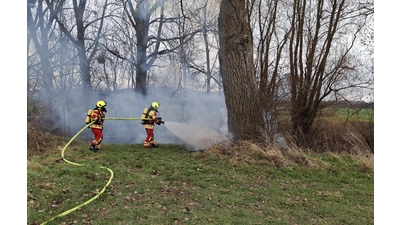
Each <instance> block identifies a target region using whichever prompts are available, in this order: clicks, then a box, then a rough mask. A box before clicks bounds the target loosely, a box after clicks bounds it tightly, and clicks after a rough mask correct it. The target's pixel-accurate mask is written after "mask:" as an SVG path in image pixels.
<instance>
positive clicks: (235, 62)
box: [219, 0, 265, 141]
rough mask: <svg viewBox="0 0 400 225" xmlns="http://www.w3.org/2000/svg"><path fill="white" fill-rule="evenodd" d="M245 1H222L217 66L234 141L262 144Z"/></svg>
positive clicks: (260, 116)
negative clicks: (218, 61)
mask: <svg viewBox="0 0 400 225" xmlns="http://www.w3.org/2000/svg"><path fill="white" fill-rule="evenodd" d="M247 18H248V12H247V7H246V1H243V0H222V1H221V7H220V18H219V31H220V36H219V38H220V43H221V48H220V52H219V59H220V67H221V74H222V80H223V85H224V93H225V103H226V107H227V110H228V130H229V132H230V133H231V134H232V136H233V140H234V141H239V140H262V141H265V136H264V132H263V131H264V126H263V118H262V114H261V113H260V104H259V98H258V95H257V84H256V80H255V72H254V63H253V40H252V32H251V29H250V24H249V21H247Z"/></svg>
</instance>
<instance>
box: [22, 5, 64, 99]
mask: <svg viewBox="0 0 400 225" xmlns="http://www.w3.org/2000/svg"><path fill="white" fill-rule="evenodd" d="M62 5H63V4H62V3H60V2H58V1H51V0H38V1H28V4H27V9H28V11H27V25H28V35H29V37H30V38H31V40H32V41H33V43H34V45H35V48H36V51H37V53H38V55H39V57H40V64H41V67H40V68H41V71H42V78H43V84H44V88H45V90H47V91H48V92H49V93H50V95H52V94H53V91H54V86H53V82H54V71H53V66H52V64H51V58H52V55H53V53H54V51H55V50H50V49H51V48H52V46H51V44H50V43H52V42H53V41H52V40H51V35H52V32H53V31H54V22H55V18H56V16H57V14H58V13H59V12H60V10H61V8H62ZM53 43H54V42H53Z"/></svg>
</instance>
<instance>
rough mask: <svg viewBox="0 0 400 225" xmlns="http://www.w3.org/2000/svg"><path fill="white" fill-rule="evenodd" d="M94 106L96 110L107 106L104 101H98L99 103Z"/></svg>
mask: <svg viewBox="0 0 400 225" xmlns="http://www.w3.org/2000/svg"><path fill="white" fill-rule="evenodd" d="M96 106H97V107H98V108H103V107H106V106H107V102H105V101H103V100H99V101H98V102H97V103H96Z"/></svg>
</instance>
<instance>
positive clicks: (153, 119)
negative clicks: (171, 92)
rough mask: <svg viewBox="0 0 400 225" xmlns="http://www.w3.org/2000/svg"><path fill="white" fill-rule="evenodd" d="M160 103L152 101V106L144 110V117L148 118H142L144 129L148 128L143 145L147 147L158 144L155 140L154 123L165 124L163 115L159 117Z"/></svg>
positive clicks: (154, 146)
mask: <svg viewBox="0 0 400 225" xmlns="http://www.w3.org/2000/svg"><path fill="white" fill-rule="evenodd" d="M159 107H160V104H158V102H153V103H151V106H150V108H148V109H147V108H145V109H144V110H143V115H142V118H146V119H148V120H142V124H143V127H144V129H145V130H146V134H147V137H146V139H145V140H144V143H143V147H145V148H156V147H158V145H157V144H156V142H155V140H154V125H155V124H157V125H160V124H164V121H162V118H161V117H158V115H157V114H158V108H159Z"/></svg>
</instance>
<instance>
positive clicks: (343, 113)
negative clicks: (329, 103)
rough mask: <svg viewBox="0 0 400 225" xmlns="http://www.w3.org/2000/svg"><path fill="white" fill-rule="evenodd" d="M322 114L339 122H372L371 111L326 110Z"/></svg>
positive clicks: (372, 112)
mask: <svg viewBox="0 0 400 225" xmlns="http://www.w3.org/2000/svg"><path fill="white" fill-rule="evenodd" d="M324 114H327V115H328V117H329V118H331V119H336V120H339V121H346V120H348V121H358V122H374V110H373V109H354V108H326V109H324Z"/></svg>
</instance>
